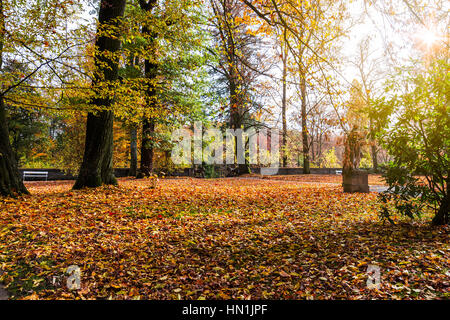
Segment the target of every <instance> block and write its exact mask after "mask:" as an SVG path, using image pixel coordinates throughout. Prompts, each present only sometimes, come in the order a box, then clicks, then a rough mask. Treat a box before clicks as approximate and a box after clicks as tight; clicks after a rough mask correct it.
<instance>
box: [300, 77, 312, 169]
mask: <svg viewBox="0 0 450 320" xmlns="http://www.w3.org/2000/svg"><path fill="white" fill-rule="evenodd" d="M300 93H301V100H302V110H301V116H302V142H303V143H302V144H303V173H304V174H309V173H311V171H310V165H309V144H308V128H307V122H306V117H307V113H306V79H305V72H304V71H301V77H300Z"/></svg>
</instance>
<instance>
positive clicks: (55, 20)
mask: <svg viewBox="0 0 450 320" xmlns="http://www.w3.org/2000/svg"><path fill="white" fill-rule="evenodd" d="M77 9H79V4H75V3H74V1H72V0H62V1H57V0H48V1H8V0H1V1H0V69H1V71H0V83H1V86H0V194H2V195H6V196H10V195H14V194H20V193H27V190H26V188H25V187H24V185H23V182H22V179H21V176H20V174H19V171H18V165H17V159H16V158H15V156H14V154H13V153H12V152H13V151H12V148H11V144H10V141H9V137H10V134H9V132H8V123H7V121H8V111H7V108H6V107H5V106H6V104H7V105H8V108H26V109H31V108H47V107H48V105H49V104H52V101H51V100H52V99H51V98H49V97H50V96H51V94H47V95H39V94H29V92H30V90H32V89H31V88H35V89H36V88H48V87H49V86H50V84H51V83H52V80H53V77H55V78H57V77H59V78H60V79H62V78H64V75H63V74H62V71H61V69H58V68H55V66H56V65H60V66H61V65H64V66H66V65H67V64H66V62H67V59H70V58H71V57H72V56H71V52H72V49H73V48H75V47H77V46H78V45H80V44H79V42H77V41H74V39H79V37H78V36H77V35H79V33H77V32H76V31H74V30H72V29H71V30H68V29H67V28H66V27H67V25H66V21H67V19H69V18H70V17H72V15H73V14H74V12H75V11H76V10H77ZM63 25H64V26H63ZM63 29H64V30H63ZM75 29H76V28H75ZM69 39H70V40H69ZM6 60H8V61H14V63H15V64H16V65H17V66H18V68H13V69H11V68H5V66H4V62H5V61H6ZM24 88H26V89H24ZM36 90H37V89H36ZM44 97H45V98H44Z"/></svg>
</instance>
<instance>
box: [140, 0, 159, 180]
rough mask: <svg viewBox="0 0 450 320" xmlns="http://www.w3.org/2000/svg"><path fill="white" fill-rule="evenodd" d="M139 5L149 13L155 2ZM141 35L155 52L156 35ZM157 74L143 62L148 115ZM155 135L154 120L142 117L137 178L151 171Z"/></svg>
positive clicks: (151, 65)
mask: <svg viewBox="0 0 450 320" xmlns="http://www.w3.org/2000/svg"><path fill="white" fill-rule="evenodd" d="M139 5H140V7H141V9H142V10H144V11H145V12H147V13H148V12H150V11H151V10H153V8H155V6H156V5H157V1H156V0H150V1H146V0H140V1H139ZM142 34H143V35H144V37H146V38H147V40H148V41H149V50H150V51H151V52H153V53H155V52H156V48H155V46H156V41H155V40H156V38H157V34H155V33H154V32H152V31H151V30H150V29H149V28H148V27H146V26H144V27H143V28H142ZM157 72H158V64H157V63H156V62H154V61H150V60H149V59H146V60H145V62H144V73H145V78H146V79H147V81H148V83H147V89H146V92H145V100H146V105H147V108H148V110H149V111H150V113H152V111H153V110H155V109H156V108H157V96H156V88H155V83H154V81H155V79H156V76H157ZM154 133H155V119H154V118H152V116H144V119H143V120H142V141H141V168H140V170H139V172H138V173H137V175H136V176H137V177H138V178H143V177H144V176H145V177H149V176H150V175H151V174H152V171H153V155H154V147H153V136H154Z"/></svg>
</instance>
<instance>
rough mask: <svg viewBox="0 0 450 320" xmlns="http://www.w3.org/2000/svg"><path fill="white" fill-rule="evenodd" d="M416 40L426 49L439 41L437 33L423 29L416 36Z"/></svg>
mask: <svg viewBox="0 0 450 320" xmlns="http://www.w3.org/2000/svg"><path fill="white" fill-rule="evenodd" d="M417 38H418V39H419V41H420V42H421V43H422V44H423V45H425V46H426V47H427V48H431V47H432V46H433V45H435V44H436V42H438V41H439V39H440V37H439V36H438V35H437V33H436V32H434V31H433V30H430V29H424V30H422V31H421V32H419V33H418V34H417Z"/></svg>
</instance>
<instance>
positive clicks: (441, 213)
mask: <svg viewBox="0 0 450 320" xmlns="http://www.w3.org/2000/svg"><path fill="white" fill-rule="evenodd" d="M446 184H447V190H446V193H445V195H444V199H442V201H441V205H440V207H439V210H438V212H437V213H436V215H435V216H434V218H433V220H432V222H431V223H432V224H433V225H435V226H441V225H444V224H448V223H449V222H450V217H449V214H450V172H447V181H446Z"/></svg>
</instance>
